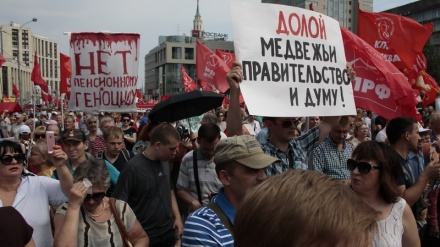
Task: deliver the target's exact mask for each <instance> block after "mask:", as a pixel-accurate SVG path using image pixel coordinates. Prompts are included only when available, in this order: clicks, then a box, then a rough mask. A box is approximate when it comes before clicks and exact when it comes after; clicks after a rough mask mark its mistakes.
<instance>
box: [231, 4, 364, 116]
mask: <svg viewBox="0 0 440 247" xmlns="http://www.w3.org/2000/svg"><path fill="white" fill-rule="evenodd" d="M231 16H232V27H233V32H234V46H235V54H236V56H237V61H240V62H241V63H242V66H243V76H244V81H243V83H241V91H242V94H243V97H244V99H245V101H246V106H247V107H248V109H249V112H250V113H251V114H253V115H261V116H272V117H291V116H292V117H293V116H335V115H353V114H356V107H355V104H354V99H353V89H352V86H351V82H350V80H349V77H348V75H347V73H346V70H347V69H346V65H347V62H346V60H345V52H344V47H343V42H342V36H341V31H340V28H339V23H338V22H337V21H336V20H334V19H332V18H330V17H328V16H325V15H323V14H321V13H318V12H314V11H309V10H305V9H301V8H296V7H290V6H285V5H279V4H258V3H257V4H255V3H247V2H231Z"/></svg>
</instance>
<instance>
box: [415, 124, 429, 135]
mask: <svg viewBox="0 0 440 247" xmlns="http://www.w3.org/2000/svg"><path fill="white" fill-rule="evenodd" d="M417 125H418V126H419V133H422V132H426V131H431V130H430V129H425V128H423V126H422V125H421V124H420V123H417Z"/></svg>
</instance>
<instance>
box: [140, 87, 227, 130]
mask: <svg viewBox="0 0 440 247" xmlns="http://www.w3.org/2000/svg"><path fill="white" fill-rule="evenodd" d="M222 102H223V96H221V95H220V94H218V93H214V92H210V91H199V90H194V91H191V92H188V93H182V94H176V95H172V96H171V97H170V98H169V99H167V100H164V101H162V102H159V103H158V104H157V105H155V106H154V107H153V109H152V110H151V112H150V115H149V116H148V117H149V118H150V119H151V120H152V121H155V122H173V121H177V120H181V119H186V118H190V117H194V116H200V115H202V114H203V113H205V112H207V111H209V110H212V109H214V108H217V107H219V106H221V105H222Z"/></svg>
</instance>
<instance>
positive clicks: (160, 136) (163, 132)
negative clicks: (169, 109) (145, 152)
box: [150, 123, 180, 146]
mask: <svg viewBox="0 0 440 247" xmlns="http://www.w3.org/2000/svg"><path fill="white" fill-rule="evenodd" d="M171 138H174V139H176V140H177V141H180V135H179V132H177V130H176V129H175V128H174V127H173V126H172V125H171V124H169V123H161V124H159V125H158V126H156V127H155V128H154V129H153V130H152V131H151V134H150V145H151V146H152V145H154V144H155V143H156V142H160V143H162V144H164V145H168V144H170V142H171Z"/></svg>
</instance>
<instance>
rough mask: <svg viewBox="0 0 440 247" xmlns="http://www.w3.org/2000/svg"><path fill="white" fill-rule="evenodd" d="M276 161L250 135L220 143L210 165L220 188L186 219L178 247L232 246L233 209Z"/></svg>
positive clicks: (262, 179)
mask: <svg viewBox="0 0 440 247" xmlns="http://www.w3.org/2000/svg"><path fill="white" fill-rule="evenodd" d="M277 160H278V159H277V158H274V157H272V156H269V155H266V154H264V153H263V150H262V149H261V146H260V144H259V143H258V141H257V140H256V139H255V138H254V137H252V136H249V135H242V136H234V137H228V138H226V139H223V140H220V142H219V143H218V145H217V147H216V149H215V158H214V163H215V164H216V167H215V170H216V172H217V176H218V177H219V179H220V181H221V182H222V184H223V188H221V189H220V191H219V193H218V195H217V196H216V197H215V198H214V199H213V200H212V202H211V203H210V204H208V206H207V207H202V208H200V209H199V210H197V211H195V212H194V213H193V214H191V215H190V216H189V217H188V219H187V220H186V222H185V227H184V230H183V238H182V246H223V247H227V246H234V239H233V237H232V235H231V233H232V228H233V225H234V217H235V212H236V209H237V208H238V207H239V206H240V204H241V202H242V201H243V198H244V196H245V195H246V192H247V191H248V190H249V189H251V188H253V187H255V186H256V185H258V184H259V183H261V182H263V181H264V180H265V179H266V174H265V172H264V168H265V167H267V166H268V165H270V164H272V163H273V162H275V161H277Z"/></svg>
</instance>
